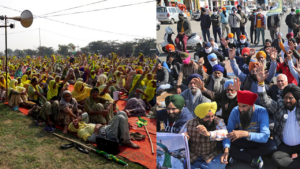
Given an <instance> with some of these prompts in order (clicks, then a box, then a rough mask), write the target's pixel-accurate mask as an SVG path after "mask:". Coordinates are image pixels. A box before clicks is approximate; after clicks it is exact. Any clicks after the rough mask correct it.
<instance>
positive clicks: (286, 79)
mask: <svg viewBox="0 0 300 169" xmlns="http://www.w3.org/2000/svg"><path fill="white" fill-rule="evenodd" d="M279 76H284V78H285V81H288V78H287V76H286V75H285V74H282V73H281V74H279V75H278V76H277V77H279ZM276 80H277V79H276Z"/></svg>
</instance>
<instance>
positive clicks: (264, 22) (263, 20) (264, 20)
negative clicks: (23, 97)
mask: <svg viewBox="0 0 300 169" xmlns="http://www.w3.org/2000/svg"><path fill="white" fill-rule="evenodd" d="M260 17H261V27H262V28H263V27H264V26H266V22H267V19H266V17H265V16H264V15H263V14H260ZM257 18H258V15H255V21H254V26H255V27H257V22H256V21H257Z"/></svg>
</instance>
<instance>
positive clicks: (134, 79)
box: [129, 74, 145, 93]
mask: <svg viewBox="0 0 300 169" xmlns="http://www.w3.org/2000/svg"><path fill="white" fill-rule="evenodd" d="M141 76H142V75H141V74H136V75H134V77H133V79H132V83H131V89H130V91H129V93H131V91H132V90H133V89H134V87H135V85H136V82H137V81H138V80H139V78H140V77H141ZM141 85H142V86H144V85H145V82H144V81H143V80H142V81H141Z"/></svg>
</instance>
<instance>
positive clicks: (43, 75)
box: [41, 74, 46, 83]
mask: <svg viewBox="0 0 300 169" xmlns="http://www.w3.org/2000/svg"><path fill="white" fill-rule="evenodd" d="M44 77H46V74H42V77H41V79H44ZM42 82H43V83H46V80H42Z"/></svg>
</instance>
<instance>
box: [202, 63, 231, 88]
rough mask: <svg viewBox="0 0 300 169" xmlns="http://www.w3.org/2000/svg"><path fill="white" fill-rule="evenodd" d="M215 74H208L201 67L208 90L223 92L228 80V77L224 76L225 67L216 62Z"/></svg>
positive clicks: (213, 68) (213, 69)
mask: <svg viewBox="0 0 300 169" xmlns="http://www.w3.org/2000/svg"><path fill="white" fill-rule="evenodd" d="M212 71H213V74H211V75H208V74H207V73H205V72H204V71H203V69H201V68H199V74H200V75H201V76H202V77H203V81H204V83H205V86H206V88H207V89H208V90H211V91H214V92H221V91H222V90H224V83H225V82H226V81H227V78H225V77H224V76H223V74H224V72H225V68H224V67H223V66H221V65H219V64H216V65H214V66H213V67H212Z"/></svg>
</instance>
